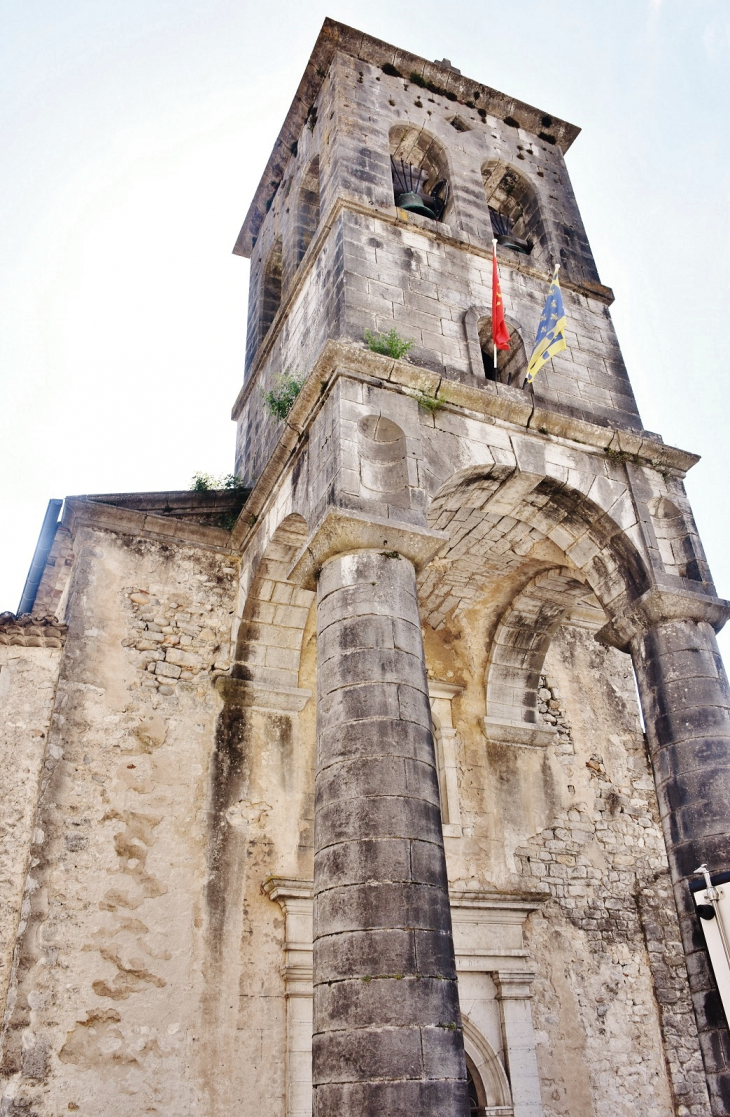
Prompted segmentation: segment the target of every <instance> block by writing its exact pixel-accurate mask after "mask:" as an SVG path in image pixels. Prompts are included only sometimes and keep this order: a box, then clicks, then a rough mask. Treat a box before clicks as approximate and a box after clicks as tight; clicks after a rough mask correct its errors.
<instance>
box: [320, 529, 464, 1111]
mask: <svg viewBox="0 0 730 1117" xmlns="http://www.w3.org/2000/svg"><path fill="white" fill-rule="evenodd" d="M317 655H318V682H317V686H318V706H317V775H316V798H315V862H314V865H315V867H314V1035H313V1077H314V1117H342V1114H345V1113H346V1114H347V1115H348V1117H373V1115H374V1114H378V1115H382V1117H396V1115H397V1117H406V1115H410V1114H419V1115H420V1117H437V1115H438V1117H464V1114H466V1113H468V1100H467V1092H466V1069H465V1061H464V1049H463V1039H462V1033H461V1018H460V1014H459V1003H458V992H457V985H456V969H455V965H454V950H453V942H452V934H451V914H450V909H449V897H448V890H447V880H446V864H445V859H444V847H443V837H442V833H441V820H440V814H439V794H438V780H437V773H436V766H435V757H434V746H433V738H432V733H431V712H430V708H429V700H428V689H427V683H426V671H425V666H424V658H423V644H422V637H421V627H420V619H419V613H418V602H417V598H416V579H415V570H414V566H413V563H412V562H411V561H410V559H408V558H406V557H405V556H403V555H397V554H395V552H387V553H384V552H379V551H377V550H366V551H361V552H359V553H350V554H336V555H334V556H333V557H329V558H327V559H326V561H324V563H323V566H322V569H321V573H320V576H319V580H318V584H317Z"/></svg>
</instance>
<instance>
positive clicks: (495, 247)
mask: <svg viewBox="0 0 730 1117" xmlns="http://www.w3.org/2000/svg"><path fill="white" fill-rule="evenodd" d="M492 252H493V253H494V259H495V261H496V259H497V238H496V237H492ZM492 350H493V351H494V382H495V384H496V382H497V343H496V341H495V340H494V319H492Z"/></svg>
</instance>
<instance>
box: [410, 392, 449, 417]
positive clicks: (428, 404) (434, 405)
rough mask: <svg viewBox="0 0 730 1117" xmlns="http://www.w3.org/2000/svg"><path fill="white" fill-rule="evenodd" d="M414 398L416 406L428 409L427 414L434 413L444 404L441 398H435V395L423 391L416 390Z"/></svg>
mask: <svg viewBox="0 0 730 1117" xmlns="http://www.w3.org/2000/svg"><path fill="white" fill-rule="evenodd" d="M416 400H417V402H418V406H419V407H422V408H423V410H424V411H428V413H429V415H435V414H436V412H437V411H440V410H441V408H442V407H443V406H444V404H443V400H440V399H436V396H429V395H427V394H426V393H425V392H416Z"/></svg>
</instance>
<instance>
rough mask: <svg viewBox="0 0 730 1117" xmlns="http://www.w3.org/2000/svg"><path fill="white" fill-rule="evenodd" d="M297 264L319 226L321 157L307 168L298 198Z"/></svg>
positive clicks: (315, 159) (317, 157) (316, 158)
mask: <svg viewBox="0 0 730 1117" xmlns="http://www.w3.org/2000/svg"><path fill="white" fill-rule="evenodd" d="M296 214H297V223H296V235H295V249H296V250H295V263H296V264H299V263H300V261H301V260H302V258H303V256H304V254H305V252H306V251H307V249H308V248H309V245H310V244H311V242H312V238H313V236H314V234H315V233H316V231H317V226H318V225H319V156H318V155H317V156H316V157H315V158H314V159H313V160H312V162H311V163H310V164H309V166H308V167H307V170H306V172H305V174H304V176H303V177H302V183H301V186H300V187H299V194H298V197H297V210H296Z"/></svg>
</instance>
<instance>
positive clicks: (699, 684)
mask: <svg viewBox="0 0 730 1117" xmlns="http://www.w3.org/2000/svg"><path fill="white" fill-rule="evenodd" d="M631 654H632V658H633V661H634V669H635V671H636V677H637V681H638V686H639V694H640V697H641V705H642V709H643V711H644V720H645V724H646V733H647V737H648V740H649V748H650V751H651V757H652V764H653V767H654V777H655V781H656V788H657V797H658V801H659V812H660V815H661V820H662V826H663V829H664V839H665V842H666V846H667V854H668V858H669V867H670V871H671V874H672V881H673V885H674V893H675V899H676V904H677V911H678V913H679V920H680V926H681V932H682V941H683V945H684V950H685V953H686V956H687V970H688V973H689V981H690V989H691V992H692V998H693V1001H694V1007H695V1015H696V1017H697V1026H698V1029H699V1034H700V1043H701V1046H702V1054H703V1059H704V1063H705V1071H706V1074H707V1082H708V1088H709V1092H710V1102H711V1106H712V1112H713V1114H715V1115H716V1117H725V1115H728V1114H730V1034H728V1028H727V1021H726V1020H725V1015H724V1012H723V1009H722V1004H721V1001H720V997H719V994H718V992H717V989H716V988H715V985H714V982H713V981H712V978H711V972H710V967H709V961H708V955H707V951H706V948H705V943H704V938H703V935H702V930H701V927H700V926H699V920H698V918H697V915H696V913H695V910H694V903H693V901H692V899H691V895H690V890H689V882H690V880H692V879H696V878H695V876H694V870H695V869H696V868H697V867H698V865H700V864H701V863H702V862H707V864H708V865H709V867H710V870H711V872H719V871H721V870H727V869H730V690H729V689H728V682H727V677H726V675H725V671H724V668H723V665H722V660H721V658H720V653H719V651H718V647H717V641H716V639H715V633H714V631H713V629H712V627H711V626H710V625H709V624H708V623H706V622H705V621H696V620H671V621H666V622H662V623H658V624H655V625H653V626H652V627H651V628H649V629H648V631H645V632H641V633H637V634H636V635H635V636H634V637H633V639H632V641H631Z"/></svg>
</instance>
